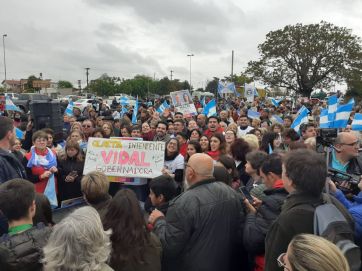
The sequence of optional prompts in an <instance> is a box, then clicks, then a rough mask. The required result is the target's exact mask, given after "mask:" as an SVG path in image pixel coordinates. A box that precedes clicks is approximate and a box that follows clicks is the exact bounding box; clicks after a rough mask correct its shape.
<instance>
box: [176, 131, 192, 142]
mask: <svg viewBox="0 0 362 271" xmlns="http://www.w3.org/2000/svg"><path fill="white" fill-rule="evenodd" d="M178 135H179V136H181V137H182V138H183V139H185V140H188V139H189V137H188V136H187V134H186V133H184V132H178V133H176V136H178Z"/></svg>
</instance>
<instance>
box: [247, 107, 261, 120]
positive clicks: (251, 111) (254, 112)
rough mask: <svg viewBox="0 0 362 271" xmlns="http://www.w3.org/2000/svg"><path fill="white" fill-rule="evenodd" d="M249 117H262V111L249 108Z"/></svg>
mask: <svg viewBox="0 0 362 271" xmlns="http://www.w3.org/2000/svg"><path fill="white" fill-rule="evenodd" d="M248 118H249V119H258V118H260V113H259V112H257V111H254V110H251V109H249V110H248Z"/></svg>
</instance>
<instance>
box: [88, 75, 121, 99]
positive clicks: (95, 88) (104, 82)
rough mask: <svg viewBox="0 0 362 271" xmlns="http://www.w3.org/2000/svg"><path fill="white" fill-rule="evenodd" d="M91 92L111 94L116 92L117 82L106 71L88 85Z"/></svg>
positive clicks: (101, 94) (104, 94)
mask: <svg viewBox="0 0 362 271" xmlns="http://www.w3.org/2000/svg"><path fill="white" fill-rule="evenodd" d="M88 90H89V91H90V92H93V93H96V94H97V95H99V96H111V95H114V94H115V91H116V82H115V80H114V78H112V77H109V76H108V75H107V74H106V73H105V74H103V75H101V77H99V78H98V79H96V80H92V81H91V82H90V84H89V86H88Z"/></svg>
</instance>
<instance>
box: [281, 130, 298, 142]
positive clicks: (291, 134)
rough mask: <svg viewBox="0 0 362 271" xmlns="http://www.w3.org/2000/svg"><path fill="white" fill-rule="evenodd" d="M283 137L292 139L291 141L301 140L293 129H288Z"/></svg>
mask: <svg viewBox="0 0 362 271" xmlns="http://www.w3.org/2000/svg"><path fill="white" fill-rule="evenodd" d="M283 137H287V138H290V140H291V141H298V140H299V139H300V135H299V134H298V133H297V132H296V131H295V130H294V129H292V128H290V129H286V130H285V131H284V132H283Z"/></svg>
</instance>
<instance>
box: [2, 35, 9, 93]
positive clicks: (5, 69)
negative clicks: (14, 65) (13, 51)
mask: <svg viewBox="0 0 362 271" xmlns="http://www.w3.org/2000/svg"><path fill="white" fill-rule="evenodd" d="M7 36H8V35H7V34H4V35H3V49H4V72H5V81H6V57H5V37H7ZM5 87H6V83H5Z"/></svg>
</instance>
